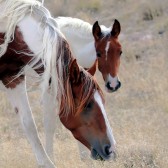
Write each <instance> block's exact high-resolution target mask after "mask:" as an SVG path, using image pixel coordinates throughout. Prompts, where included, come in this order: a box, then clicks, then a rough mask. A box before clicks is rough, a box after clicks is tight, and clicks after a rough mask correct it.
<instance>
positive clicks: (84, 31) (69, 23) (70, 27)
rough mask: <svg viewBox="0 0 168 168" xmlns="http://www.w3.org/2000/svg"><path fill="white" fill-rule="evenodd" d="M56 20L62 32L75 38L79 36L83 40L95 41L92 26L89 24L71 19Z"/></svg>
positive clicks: (60, 18) (61, 18) (58, 18)
mask: <svg viewBox="0 0 168 168" xmlns="http://www.w3.org/2000/svg"><path fill="white" fill-rule="evenodd" d="M55 20H56V22H57V23H58V27H59V29H60V30H61V32H63V33H64V32H67V33H71V34H72V33H73V36H79V37H80V38H82V39H85V38H86V39H87V38H91V39H93V37H92V25H91V24H89V23H88V22H85V21H83V20H80V19H77V18H71V17H57V18H55ZM65 34H66V33H65Z"/></svg>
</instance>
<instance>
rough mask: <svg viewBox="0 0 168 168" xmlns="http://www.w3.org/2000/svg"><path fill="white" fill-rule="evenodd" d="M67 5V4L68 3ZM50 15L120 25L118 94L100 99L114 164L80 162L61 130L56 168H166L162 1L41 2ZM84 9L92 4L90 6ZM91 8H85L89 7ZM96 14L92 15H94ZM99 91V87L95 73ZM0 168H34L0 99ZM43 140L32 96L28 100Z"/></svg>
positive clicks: (167, 89) (167, 74)
mask: <svg viewBox="0 0 168 168" xmlns="http://www.w3.org/2000/svg"><path fill="white" fill-rule="evenodd" d="M69 2H70V3H69ZM46 3H47V5H48V7H49V8H50V9H51V11H52V13H53V15H55V16H57V15H65V16H74V17H79V18H82V19H84V20H86V21H90V22H91V23H92V22H94V21H95V20H99V21H100V23H102V24H105V25H106V26H109V25H111V23H112V20H113V19H114V18H117V19H119V20H120V22H121V24H122V34H121V36H120V41H121V43H122V46H123V56H122V61H121V62H122V63H121V68H120V78H121V81H122V88H121V89H120V90H119V91H118V92H117V93H114V94H105V95H106V100H107V101H106V110H107V113H108V117H109V120H110V123H111V126H112V128H113V131H114V135H115V138H116V141H117V153H118V154H117V155H118V157H117V159H116V161H111V162H104V163H102V162H97V161H92V160H91V159H89V158H88V159H86V160H85V161H81V160H80V157H79V153H78V149H77V144H76V143H75V140H74V139H73V137H72V136H71V134H70V133H69V132H68V131H67V130H66V129H63V131H61V132H60V131H58V132H57V134H56V138H55V147H54V148H55V150H54V151H55V157H56V165H57V167H58V168H67V167H68V168H88V167H89V168H90V167H96V168H102V167H104V168H111V167H113V168H167V167H168V143H167V141H168V56H167V44H168V31H167V30H168V17H167V15H168V10H167V9H168V3H167V0H162V1H159V0H149V1H146V0H142V1H136V2H135V1H134V0H107V1H101V0H92V1H87V2H85V3H84V1H77V0H71V1H68V0H64V1H60V0H58V1H53V0H48V1H46ZM90 4H93V6H92V5H90ZM90 6H91V7H90ZM94 8H96V10H95V9H94ZM97 78H98V80H99V83H100V84H101V87H102V88H103V87H104V83H103V81H102V79H101V76H100V74H99V73H97ZM0 96H1V101H0V107H1V108H0V123H1V125H0V168H23V167H25V168H35V167H37V164H36V161H35V157H34V155H33V153H32V150H31V147H30V145H29V144H28V143H27V140H26V138H25V135H24V133H23V132H22V129H21V127H20V124H19V119H18V117H17V115H16V114H15V113H14V111H13V110H11V108H10V105H9V103H8V102H7V100H6V98H5V95H4V94H3V93H0ZM29 96H30V100H31V105H32V107H33V113H34V115H35V118H36V121H37V123H38V124H37V125H38V129H39V132H40V136H41V138H42V139H43V137H44V136H43V128H42V115H41V112H40V111H41V108H40V105H39V103H38V102H37V98H38V93H36V92H35V93H31V94H30V95H29Z"/></svg>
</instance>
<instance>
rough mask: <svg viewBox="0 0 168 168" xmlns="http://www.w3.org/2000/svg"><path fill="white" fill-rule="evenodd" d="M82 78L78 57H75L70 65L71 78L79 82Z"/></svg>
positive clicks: (73, 81)
mask: <svg viewBox="0 0 168 168" xmlns="http://www.w3.org/2000/svg"><path fill="white" fill-rule="evenodd" d="M79 78H80V70H79V66H78V64H77V61H76V59H74V60H73V61H72V63H71V65H70V80H71V81H72V83H78V81H79Z"/></svg>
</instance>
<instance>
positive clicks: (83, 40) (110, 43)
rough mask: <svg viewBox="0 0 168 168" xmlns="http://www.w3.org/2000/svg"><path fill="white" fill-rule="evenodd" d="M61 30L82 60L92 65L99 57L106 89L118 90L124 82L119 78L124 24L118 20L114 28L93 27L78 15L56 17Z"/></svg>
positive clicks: (96, 25) (96, 24) (75, 53)
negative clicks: (121, 38) (120, 39)
mask: <svg viewBox="0 0 168 168" xmlns="http://www.w3.org/2000/svg"><path fill="white" fill-rule="evenodd" d="M56 21H57V24H58V27H59V29H60V31H61V32H62V33H63V34H64V36H65V38H66V40H67V41H68V43H69V45H70V47H71V50H72V52H73V53H74V55H75V56H76V59H77V60H78V63H79V64H80V65H81V66H82V67H84V68H90V67H91V66H92V65H93V64H94V62H95V61H96V60H97V59H98V68H99V71H100V72H101V73H102V76H103V79H104V81H105V86H106V90H107V91H108V92H114V91H116V90H118V89H119V88H120V86H121V83H120V81H119V78H118V75H117V74H118V69H119V65H120V64H119V62H120V55H121V53H122V51H121V45H120V43H119V41H118V35H119V34H120V29H121V28H120V23H119V22H118V21H117V20H115V21H114V24H113V26H112V27H110V28H107V27H105V26H104V25H101V26H99V24H98V22H95V24H94V25H93V26H92V25H90V24H89V23H87V22H84V21H82V20H80V19H77V18H70V17H58V18H56Z"/></svg>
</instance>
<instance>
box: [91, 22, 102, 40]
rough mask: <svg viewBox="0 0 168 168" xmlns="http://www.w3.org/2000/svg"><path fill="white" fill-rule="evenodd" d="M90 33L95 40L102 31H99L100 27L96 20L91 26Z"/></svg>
mask: <svg viewBox="0 0 168 168" xmlns="http://www.w3.org/2000/svg"><path fill="white" fill-rule="evenodd" d="M92 34H93V36H94V38H95V40H96V41H97V40H99V39H100V38H101V35H102V32H101V28H100V26H99V23H98V21H96V22H95V23H94V25H93V27H92Z"/></svg>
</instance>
